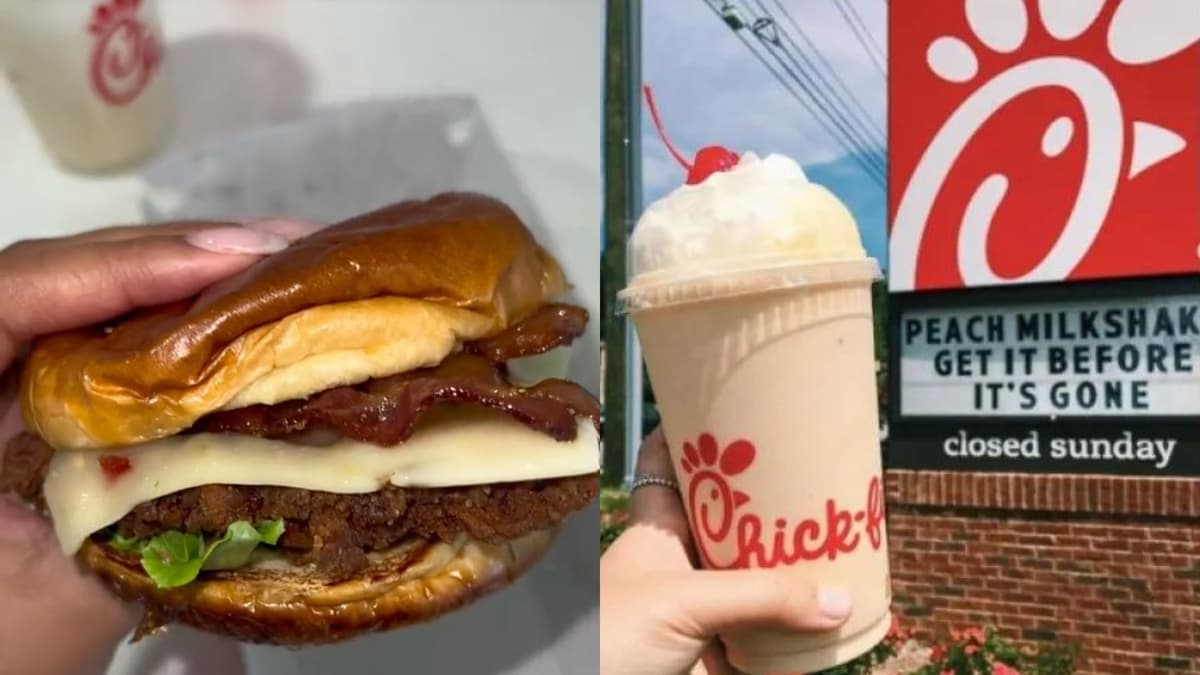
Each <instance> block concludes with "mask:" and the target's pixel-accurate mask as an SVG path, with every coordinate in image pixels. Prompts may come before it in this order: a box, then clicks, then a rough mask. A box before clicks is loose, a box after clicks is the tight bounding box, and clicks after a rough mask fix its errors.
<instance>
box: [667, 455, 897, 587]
mask: <svg viewBox="0 0 1200 675" xmlns="http://www.w3.org/2000/svg"><path fill="white" fill-rule="evenodd" d="M756 452H757V451H756V449H755V447H754V444H753V443H751V442H750V441H748V440H745V439H738V440H735V441H733V442H731V443H729V444H728V445H726V446H725V447H724V448H723V449H722V448H720V447H719V445H718V443H717V439H716V437H714V436H713V435H712V434H701V435H700V437H699V438H698V439H697V440H696V442H695V443H692V442H687V443H684V444H683V453H682V459H681V463H682V468H683V473H684V475H685V476H687V479H686V480H687V487H686V489H685V496H686V499H687V506H688V510H689V516H690V518H691V521H692V529H693V533H694V535H695V539H696V547H697V549H698V550H699V552H700V555H701V557H702V558H703V559H704V563H705V566H706V567H708V568H710V569H732V568H744V567H775V566H777V565H792V564H796V563H799V562H804V561H813V560H820V559H825V560H836V559H837V558H838V556H841V555H847V554H851V553H854V552H855V551H857V550H858V549H859V548H860V547H861V546H862V545H863V544H864V543H865V544H866V545H867V546H869V547H870V548H871V549H872V550H875V551H878V550H879V549H880V547H881V546H883V527H884V505H883V495H882V492H881V485H880V480H879V476H872V477H871V478H870V479H869V480H868V482H867V484H866V485H864V486H863V487H864V490H863V492H862V501H861V502H859V503H856V504H839V503H838V502H837V500H836V499H834V498H829V499H826V500H824V502H823V503H822V505H821V508H819V509H815V510H814V512H813V513H802V514H796V515H795V516H794V517H789V516H783V515H776V516H774V517H768V516H766V515H765V514H762V513H758V512H757V511H756V510H755V508H754V504H753V498H752V496H751V495H750V494H748V493H747V492H745V491H744V490H743V489H737V488H736V487H735V486H734V485H733V480H734V478H735V477H736V476H738V475H740V474H742V473H744V472H745V471H746V470H747V469H749V468H750V465H751V464H753V463H754V457H755V454H756ZM730 543H732V544H733V546H730V545H729V544H730Z"/></svg>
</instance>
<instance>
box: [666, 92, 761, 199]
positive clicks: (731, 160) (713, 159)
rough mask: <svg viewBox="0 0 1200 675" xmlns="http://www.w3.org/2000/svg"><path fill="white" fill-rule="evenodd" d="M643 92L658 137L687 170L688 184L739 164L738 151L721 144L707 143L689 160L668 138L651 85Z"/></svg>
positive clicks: (701, 181)
mask: <svg viewBox="0 0 1200 675" xmlns="http://www.w3.org/2000/svg"><path fill="white" fill-rule="evenodd" d="M642 92H643V93H644V94H645V96H646V107H647V108H649V109H650V119H652V120H654V128H655V129H658V137H659V138H661V139H662V142H663V145H665V146H667V152H669V153H671V156H672V157H674V158H675V161H676V162H679V166H682V167H683V169H684V171H687V184H688V185H696V184H698V183H703V182H704V181H705V179H707V178H708V177H709V176H711V175H713V174H714V173H716V172H718V171H728V170H729V169H732V168H733V167H735V166H737V163H738V155H737V153H736V152H733V151H732V150H729V149H728V148H724V147H722V146H720V145H706V146H704V147H703V148H700V149H699V150H698V151H696V157H695V159H693V160H692V161H690V162H689V161H687V158H686V157H684V156H683V153H681V152H679V150H677V149H676V148H675V146H674V145H673V144H672V143H671V139H669V138H667V131H666V129H664V128H663V124H662V120H661V119H659V117H658V107H657V106H655V105H654V92H653V91H651V89H650V85H648V84H647V85H643V86H642Z"/></svg>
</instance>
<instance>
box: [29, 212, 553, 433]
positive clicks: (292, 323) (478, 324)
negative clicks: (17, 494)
mask: <svg viewBox="0 0 1200 675" xmlns="http://www.w3.org/2000/svg"><path fill="white" fill-rule="evenodd" d="M565 290H566V281H565V279H564V277H563V273H562V270H561V268H560V267H559V265H558V263H557V262H556V261H555V260H554V259H553V257H551V256H550V254H549V253H547V252H546V251H545V250H544V249H543V248H541V246H539V245H538V243H537V242H536V241H535V240H534V238H533V236H532V235H531V234H530V232H529V231H528V230H527V229H526V227H525V226H524V224H523V223H522V222H521V221H520V220H519V219H518V218H517V216H516V214H514V213H513V212H512V210H511V209H509V208H508V207H507V206H505V205H504V204H502V203H501V202H499V201H497V200H495V199H491V198H489V197H484V196H481V195H476V194H466V193H453V194H443V195H439V196H437V197H434V198H433V199H430V200H429V201H423V202H419V201H410V202H403V203H400V204H396V205H393V206H389V207H386V208H383V209H380V210H378V211H374V212H372V213H368V214H366V215H363V216H359V217H356V218H353V219H350V220H348V221H345V222H342V223H339V224H337V225H334V226H331V227H329V228H326V229H324V230H321V231H320V232H317V233H315V234H313V235H311V236H309V237H306V238H304V239H301V240H299V241H297V242H295V243H293V244H292V245H291V246H290V247H289V248H287V249H285V250H284V251H282V252H280V253H277V254H275V255H272V256H269V257H267V258H264V259H263V260H260V261H259V262H258V263H256V264H255V265H253V266H251V267H250V268H248V269H246V270H245V271H244V272H242V273H241V274H239V275H237V276H235V277H232V278H230V279H228V280H226V281H224V282H221V283H220V284H217V285H215V286H213V287H212V288H210V289H208V290H207V291H205V292H204V293H203V294H201V295H200V296H199V297H198V298H196V299H195V300H193V301H189V302H185V303H176V304H173V305H168V306H163V307H155V308H149V309H146V310H142V311H140V312H137V313H135V314H133V315H131V316H129V317H127V318H125V319H124V320H122V321H120V322H118V323H116V324H114V325H111V326H107V327H97V328H92V329H87V330H80V331H74V332H70V333H64V334H60V335H55V336H51V337H48V338H45V339H42V340H40V341H39V342H37V343H36V344H35V345H34V347H33V349H32V350H31V352H30V355H29V358H28V361H27V363H26V366H25V369H24V371H23V373H22V383H21V393H22V397H21V400H22V412H23V414H24V417H25V422H26V424H27V426H28V427H29V428H30V429H31V430H32V431H34V432H35V433H37V434H39V435H40V436H41V437H42V438H44V439H45V440H46V441H47V442H48V443H49V444H50V445H51V446H52V447H55V448H57V449H93V448H95V449H98V448H107V447H114V446H122V445H129V444H133V443H139V442H143V441H148V440H153V439H155V438H163V437H166V436H171V435H174V434H176V433H178V432H180V431H182V430H184V429H186V428H188V427H189V426H191V425H192V424H193V423H194V422H195V421H196V420H197V419H199V418H200V417H202V416H203V415H205V414H207V413H209V412H213V411H215V410H221V409H229V408H237V407H243V406H246V405H251V404H254V403H266V404H272V403H277V402H279V401H283V400H288V399H293V398H301V397H305V396H309V395H311V394H314V393H317V392H319V391H323V390H325V389H329V388H331V387H335V386H341V385H346V384H352V383H356V382H361V381H364V380H366V379H369V378H372V377H380V376H385V375H390V374H394V373H399V372H405V371H408V370H412V369H415V368H421V367H427V366H432V365H435V364H437V363H439V362H440V361H441V360H442V359H444V358H445V357H446V355H447V354H449V353H450V352H451V351H452V350H454V349H455V347H456V345H458V344H459V343H461V342H463V341H467V340H474V339H478V338H481V337H486V336H489V335H492V334H495V333H497V332H499V331H501V330H503V329H505V328H506V327H508V326H509V325H511V324H513V323H515V322H517V321H520V320H521V319H523V318H525V317H526V316H528V315H529V314H530V313H532V312H533V311H534V310H535V309H537V308H538V307H539V306H541V305H542V304H544V303H546V302H548V301H550V300H552V299H554V298H555V297H557V296H559V295H560V294H561V293H563V292H564V291H565Z"/></svg>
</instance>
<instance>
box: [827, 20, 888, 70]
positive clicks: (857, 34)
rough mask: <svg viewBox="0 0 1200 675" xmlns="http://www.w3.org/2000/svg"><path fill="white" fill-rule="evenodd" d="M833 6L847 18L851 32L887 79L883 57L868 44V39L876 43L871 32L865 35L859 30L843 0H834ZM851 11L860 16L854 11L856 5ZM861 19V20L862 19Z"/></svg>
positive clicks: (864, 27)
mask: <svg viewBox="0 0 1200 675" xmlns="http://www.w3.org/2000/svg"><path fill="white" fill-rule="evenodd" d="M833 6H834V7H836V8H837V11H838V13H839V14H841V15H842V18H843V19H845V20H846V25H848V26H850V32H852V33H854V39H855V40H858V44H859V45H861V46H862V48H863V51H864V52H866V53H867V56H868V57H870V58H871V63H873V64H875V70H877V71H879V75H880V76H881V77H883V79H884V80H885V81H886V80H887V69H885V68H884V67H883V62H882V58H881V57H880V56H876V54H875V52H874V51H872V50H871V47H870V45H868V44H867V43H868V41H869V42H870V43H871V44H874V42H875V40H874V38H872V37H871V36H870V35H869V34H868V35H866V36H864V35H863V34H862V33H861V32H859V27H858V24H856V23H855V22H854V19H852V18H850V14H847V13H846V8H845V7H843V6H842V0H833ZM850 13H851V14H854V16H855V17H858V14H857V13H855V12H854V7H850ZM859 20H860V21H861V19H859ZM863 30H864V31H865V30H866V26H863ZM876 49H878V47H876Z"/></svg>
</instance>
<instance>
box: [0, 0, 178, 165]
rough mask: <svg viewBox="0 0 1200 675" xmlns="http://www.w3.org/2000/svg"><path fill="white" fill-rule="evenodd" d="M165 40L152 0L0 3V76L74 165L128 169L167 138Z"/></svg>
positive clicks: (45, 138) (51, 146)
mask: <svg viewBox="0 0 1200 675" xmlns="http://www.w3.org/2000/svg"><path fill="white" fill-rule="evenodd" d="M162 44H163V42H162V30H161V27H160V26H159V21H158V12H157V1H156V0H54V1H53V2H44V1H36V0H10V1H9V2H0V73H3V75H4V79H6V80H8V82H9V84H10V85H11V86H12V90H13V92H14V93H15V94H16V98H17V100H18V101H19V102H20V103H21V106H22V107H23V108H24V110H25V113H26V116H27V117H28V118H29V120H30V122H31V123H32V124H33V127H34V129H35V130H36V131H37V134H38V137H39V138H40V139H41V141H42V145H44V146H45V148H46V149H47V150H48V151H49V153H50V154H51V155H52V156H53V157H54V159H55V160H56V161H57V162H58V163H59V164H60V165H61V166H62V167H63V168H66V169H69V170H72V171H80V172H87V173H93V172H105V171H113V170H118V169H124V168H128V167H129V166H131V165H133V164H136V163H137V162H138V161H140V160H142V159H145V158H147V157H148V156H150V155H151V154H152V153H154V152H155V151H156V150H158V149H159V148H160V147H161V146H162V145H163V143H164V141H165V140H166V137H167V134H168V132H169V129H170V123H171V116H172V114H173V108H172V106H171V98H170V94H169V91H168V86H167V85H168V83H167V81H166V78H165V74H164V73H163V69H162V60H163V47H162Z"/></svg>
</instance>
